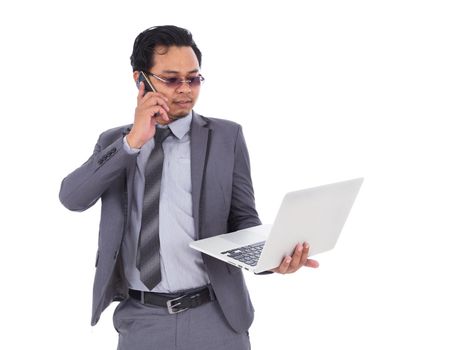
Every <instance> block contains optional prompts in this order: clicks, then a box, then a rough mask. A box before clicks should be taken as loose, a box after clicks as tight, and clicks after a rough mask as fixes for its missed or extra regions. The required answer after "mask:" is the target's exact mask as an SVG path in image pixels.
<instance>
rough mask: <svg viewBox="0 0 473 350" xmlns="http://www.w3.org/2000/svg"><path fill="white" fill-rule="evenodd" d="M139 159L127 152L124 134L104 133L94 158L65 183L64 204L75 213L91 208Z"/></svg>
mask: <svg viewBox="0 0 473 350" xmlns="http://www.w3.org/2000/svg"><path fill="white" fill-rule="evenodd" d="M115 136H116V137H115ZM110 139H111V140H110ZM136 156H137V155H136V154H130V153H129V152H127V151H126V150H125V148H124V145H123V134H122V133H119V134H118V133H116V132H115V133H113V135H109V134H107V132H105V133H103V134H102V135H101V136H100V137H99V140H98V141H97V144H96V145H95V148H94V152H93V154H92V156H91V157H90V158H89V159H88V160H87V161H86V162H85V163H84V164H83V165H82V166H80V167H79V168H77V169H76V170H74V171H73V172H72V173H70V174H69V175H68V176H66V177H65V178H64V180H63V181H62V183H61V189H60V191H59V199H60V201H61V203H62V204H63V205H64V206H65V207H66V208H68V209H69V210H73V211H83V210H86V209H88V208H90V207H91V206H92V205H94V204H95V202H97V200H98V199H99V198H100V196H101V195H102V193H103V192H105V191H106V190H107V188H109V187H110V185H111V184H112V183H113V182H114V181H115V180H116V179H117V178H118V177H119V176H121V175H123V173H124V171H126V168H127V167H128V166H129V164H131V163H132V162H134V161H135V160H136Z"/></svg>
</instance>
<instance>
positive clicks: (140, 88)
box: [136, 81, 145, 102]
mask: <svg viewBox="0 0 473 350" xmlns="http://www.w3.org/2000/svg"><path fill="white" fill-rule="evenodd" d="M143 96H145V84H144V83H143V82H142V81H141V82H140V84H139V86H138V97H137V98H136V99H137V101H138V102H140V101H141V100H142V99H143Z"/></svg>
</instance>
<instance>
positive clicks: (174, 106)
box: [135, 46, 200, 119]
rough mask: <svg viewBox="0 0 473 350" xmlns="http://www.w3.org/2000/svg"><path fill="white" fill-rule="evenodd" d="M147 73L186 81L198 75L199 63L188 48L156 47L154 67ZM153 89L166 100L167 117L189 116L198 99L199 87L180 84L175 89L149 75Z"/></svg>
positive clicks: (165, 78) (166, 78)
mask: <svg viewBox="0 0 473 350" xmlns="http://www.w3.org/2000/svg"><path fill="white" fill-rule="evenodd" d="M149 73H152V74H154V75H157V76H158V77H159V78H162V79H164V80H168V79H171V78H177V79H179V80H187V79H190V78H192V77H196V76H198V75H199V61H198V60H197V56H196V55H195V53H194V51H193V50H192V48H191V47H190V46H183V47H177V46H170V47H167V48H164V47H157V48H156V49H155V54H154V66H153V67H151V69H150V70H149ZM135 75H136V76H135V80H136V78H137V72H135ZM149 79H150V80H151V83H152V84H153V86H154V87H155V89H156V90H157V91H158V92H159V93H161V94H162V95H164V96H165V97H167V98H168V106H169V112H168V115H169V116H170V117H171V118H173V119H176V118H182V117H185V116H186V115H188V114H189V112H190V111H191V110H192V108H193V107H194V105H195V103H196V102H197V98H198V97H199V92H200V86H199V85H197V86H190V85H189V84H188V83H181V84H179V86H177V87H172V86H169V85H167V84H166V83H165V82H163V81H161V80H159V79H157V78H156V77H154V76H152V75H149Z"/></svg>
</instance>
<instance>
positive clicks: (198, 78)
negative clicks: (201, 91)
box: [189, 75, 204, 87]
mask: <svg viewBox="0 0 473 350" xmlns="http://www.w3.org/2000/svg"><path fill="white" fill-rule="evenodd" d="M203 80H204V77H203V76H201V75H198V76H196V77H192V78H189V85H190V86H192V87H195V86H199V85H200V83H201V82H202V81H203Z"/></svg>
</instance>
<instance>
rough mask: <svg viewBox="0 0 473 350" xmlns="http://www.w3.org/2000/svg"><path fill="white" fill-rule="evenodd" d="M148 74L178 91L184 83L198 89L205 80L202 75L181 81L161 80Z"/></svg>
mask: <svg viewBox="0 0 473 350" xmlns="http://www.w3.org/2000/svg"><path fill="white" fill-rule="evenodd" d="M148 74H149V75H151V76H153V77H154V78H156V79H157V80H159V81H160V82H162V83H164V84H166V85H167V86H169V87H170V88H172V89H177V88H178V87H179V86H181V85H182V84H184V83H185V84H188V85H189V86H190V87H191V88H194V87H198V86H200V84H201V83H202V82H203V81H204V80H205V79H204V77H203V76H202V75H200V74H199V75H197V76H195V77H190V78H187V79H179V78H166V79H164V78H161V77H159V76H157V75H156V74H153V73H148Z"/></svg>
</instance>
